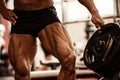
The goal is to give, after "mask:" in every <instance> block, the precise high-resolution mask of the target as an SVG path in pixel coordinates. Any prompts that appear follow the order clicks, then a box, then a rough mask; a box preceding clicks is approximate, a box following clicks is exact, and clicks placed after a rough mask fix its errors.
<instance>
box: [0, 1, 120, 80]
mask: <svg viewBox="0 0 120 80" xmlns="http://www.w3.org/2000/svg"><path fill="white" fill-rule="evenodd" d="M5 1H6V3H7V7H8V8H10V9H14V7H13V0H5ZM54 1H55V4H54V6H55V7H56V10H57V14H58V17H59V19H60V21H61V22H62V23H63V25H64V27H65V28H66V29H67V30H68V32H69V34H70V37H71V39H72V42H73V45H74V48H75V55H76V58H77V60H76V73H77V76H76V77H77V80H98V78H99V75H98V74H97V73H95V72H93V71H92V70H89V69H88V68H87V67H86V66H85V65H84V61H83V54H84V48H85V46H86V43H87V41H88V39H89V38H90V36H91V35H92V34H93V33H94V32H95V31H96V28H95V26H94V24H93V23H92V22H91V21H90V18H91V15H90V13H89V12H88V10H87V9H86V8H85V7H84V6H83V5H81V4H79V3H78V1H77V0H54ZM94 2H95V4H96V7H97V8H98V11H99V13H100V15H101V16H102V17H103V19H104V21H105V23H117V24H120V0H94ZM10 28H11V26H10V22H8V21H6V20H4V19H3V18H2V16H1V15H0V80H14V77H13V75H14V70H13V68H12V67H11V64H10V62H9V59H8V44H9V37H10V35H9V34H10ZM36 39H37V38H36ZM37 45H38V49H37V55H36V57H35V60H34V64H33V67H32V70H31V78H32V80H56V77H57V75H58V73H59V69H60V67H61V66H60V64H59V61H58V60H57V59H56V58H54V57H53V56H52V55H50V54H49V53H46V52H45V51H44V49H43V48H42V46H41V45H40V42H39V41H38V39H37Z"/></svg>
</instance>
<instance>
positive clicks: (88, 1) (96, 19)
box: [78, 0, 104, 28]
mask: <svg viewBox="0 0 120 80" xmlns="http://www.w3.org/2000/svg"><path fill="white" fill-rule="evenodd" d="M78 1H79V2H80V3H81V4H83V5H84V6H85V7H86V8H87V9H88V10H89V12H90V13H91V15H92V19H91V20H92V22H93V23H94V24H95V26H96V28H100V27H101V26H102V25H104V21H103V19H102V18H101V16H100V15H99V12H98V10H97V8H96V6H95V4H94V1H93V0H78Z"/></svg>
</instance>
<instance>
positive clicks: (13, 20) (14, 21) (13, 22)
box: [10, 17, 16, 25]
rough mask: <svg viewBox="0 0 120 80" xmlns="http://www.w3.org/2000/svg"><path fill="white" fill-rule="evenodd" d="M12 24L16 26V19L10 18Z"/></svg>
mask: <svg viewBox="0 0 120 80" xmlns="http://www.w3.org/2000/svg"><path fill="white" fill-rule="evenodd" d="M10 22H11V23H12V24H13V25H15V23H16V19H15V18H14V17H11V18H10Z"/></svg>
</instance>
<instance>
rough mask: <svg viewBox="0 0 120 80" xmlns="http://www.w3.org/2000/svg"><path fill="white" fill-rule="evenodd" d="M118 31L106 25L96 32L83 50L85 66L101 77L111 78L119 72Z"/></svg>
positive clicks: (119, 44)
mask: <svg viewBox="0 0 120 80" xmlns="http://www.w3.org/2000/svg"><path fill="white" fill-rule="evenodd" d="M119 52H120V29H119V26H118V25H117V24H114V23H108V24H105V25H104V26H103V28H102V29H100V30H97V31H96V32H95V33H94V34H93V35H92V36H91V38H90V39H89V40H88V43H87V45H86V47H85V50H84V62H85V65H86V66H87V67H88V68H90V69H92V70H93V71H95V72H97V73H98V74H100V75H102V76H113V74H115V73H116V72H118V71H120V54H119Z"/></svg>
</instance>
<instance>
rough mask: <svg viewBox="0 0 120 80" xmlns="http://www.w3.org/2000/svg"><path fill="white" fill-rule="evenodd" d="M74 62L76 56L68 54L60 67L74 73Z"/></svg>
mask: <svg viewBox="0 0 120 80" xmlns="http://www.w3.org/2000/svg"><path fill="white" fill-rule="evenodd" d="M75 60H76V56H75V55H74V54H70V55H69V56H67V57H66V59H64V60H63V62H62V67H63V68H64V69H65V70H68V71H74V69H75Z"/></svg>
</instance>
